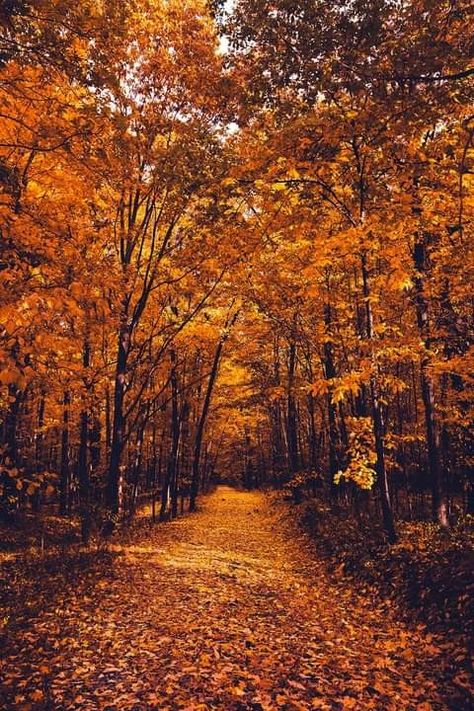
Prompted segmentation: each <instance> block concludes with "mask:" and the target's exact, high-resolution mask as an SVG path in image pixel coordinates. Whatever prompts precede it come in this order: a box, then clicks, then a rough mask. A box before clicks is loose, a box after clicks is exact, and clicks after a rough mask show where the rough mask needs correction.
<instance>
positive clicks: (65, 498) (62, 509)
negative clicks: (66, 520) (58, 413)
mask: <svg viewBox="0 0 474 711" xmlns="http://www.w3.org/2000/svg"><path fill="white" fill-rule="evenodd" d="M70 404H71V393H70V392H69V390H65V391H64V396H63V427H62V432H61V475H60V480H59V513H60V514H61V516H65V515H66V514H67V513H68V512H69V508H70V488H71V470H70V462H69V405H70Z"/></svg>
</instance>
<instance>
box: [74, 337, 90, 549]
mask: <svg viewBox="0 0 474 711" xmlns="http://www.w3.org/2000/svg"><path fill="white" fill-rule="evenodd" d="M82 364H83V366H84V368H88V367H89V365H90V345H89V343H88V342H87V341H86V342H85V343H84V351H83V360H82ZM88 446H89V412H88V408H87V405H86V401H85V398H84V402H83V406H82V411H81V415H80V424H79V453H78V460H77V473H78V479H79V510H80V517H81V539H82V543H83V544H84V545H86V546H87V545H88V544H89V539H90V476H89V462H88Z"/></svg>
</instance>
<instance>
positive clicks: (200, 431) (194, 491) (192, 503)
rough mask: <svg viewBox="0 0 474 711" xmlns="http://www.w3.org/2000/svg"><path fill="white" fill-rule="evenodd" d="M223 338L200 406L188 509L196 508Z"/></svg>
mask: <svg viewBox="0 0 474 711" xmlns="http://www.w3.org/2000/svg"><path fill="white" fill-rule="evenodd" d="M225 340H226V336H223V337H222V338H221V339H220V341H219V343H218V344H217V348H216V351H215V353H214V359H213V362H212V368H211V373H210V375H209V380H208V382H207V388H206V394H205V396H204V404H203V406H202V411H201V415H200V417H199V420H198V424H197V430H196V437H195V440H194V451H193V463H192V469H191V490H190V497H189V510H190V511H195V510H196V500H197V496H198V493H199V465H200V461H201V447H202V438H203V435H204V427H205V425H206V419H207V413H208V412H209V406H210V404H211V397H212V391H213V388H214V383H215V381H216V378H217V371H218V369H219V360H220V357H221V353H222V348H223V346H224V342H225Z"/></svg>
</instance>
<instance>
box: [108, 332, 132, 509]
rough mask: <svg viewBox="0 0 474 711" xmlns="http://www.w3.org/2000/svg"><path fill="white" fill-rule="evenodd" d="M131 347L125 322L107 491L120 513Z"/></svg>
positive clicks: (119, 355)
mask: <svg viewBox="0 0 474 711" xmlns="http://www.w3.org/2000/svg"><path fill="white" fill-rule="evenodd" d="M129 348H130V330H129V327H128V326H127V324H125V325H123V326H122V328H121V329H120V333H119V342H118V351H117V366H116V371H115V389H114V417H113V423H112V441H111V447H110V463H109V470H108V477H107V493H106V497H107V505H108V507H109V509H110V511H111V512H112V513H114V514H120V513H121V511H122V506H123V501H122V470H121V463H122V452H123V446H124V440H125V415H124V400H125V388H126V376H127V361H128V353H129Z"/></svg>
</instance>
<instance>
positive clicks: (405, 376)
mask: <svg viewBox="0 0 474 711" xmlns="http://www.w3.org/2000/svg"><path fill="white" fill-rule="evenodd" d="M473 20H474V16H473V9H472V5H471V3H469V2H467V0H459V1H457V2H444V1H443V2H432V1H431V0H406V2H398V1H396V0H385V1H384V2H381V1H380V0H364V2H361V1H359V0H355V1H354V2H351V3H348V2H346V1H345V0H344V1H343V0H335V1H334V2H322V1H321V0H310V1H305V2H294V3H291V2H287V1H286V0H272V2H267V1H266V0H237V1H236V2H235V3H230V4H229V3H224V2H207V0H167V1H165V0H121V1H120V2H118V0H117V1H114V0H85V1H84V2H73V1H72V0H48V1H47V0H10V1H9V2H2V3H0V27H1V36H0V424H1V429H0V438H1V439H0V517H1V519H2V522H3V523H4V524H5V525H6V526H7V527H8V526H11V525H13V524H15V523H18V521H24V520H28V521H31V520H33V521H34V522H35V523H34V525H35V526H37V529H38V531H39V533H38V540H41V530H42V528H41V527H42V526H43V522H44V519H45V518H47V517H48V516H51V515H53V514H59V515H60V516H62V517H65V518H67V519H68V520H71V521H73V522H77V523H78V525H79V526H80V532H81V533H80V535H81V540H82V542H83V543H84V544H89V543H90V541H91V539H92V538H95V537H99V538H100V537H101V536H102V537H106V536H107V535H109V534H110V533H112V532H113V531H114V530H116V529H117V528H119V527H120V526H122V524H124V523H125V522H127V521H130V520H131V519H132V518H133V517H134V515H135V513H136V512H138V511H141V510H142V509H143V507H144V506H145V505H147V506H149V511H150V512H151V516H152V518H153V521H155V520H158V519H161V520H165V519H169V518H171V519H174V518H176V517H177V516H178V514H179V513H183V512H184V511H185V510H186V509H189V510H191V511H194V510H195V509H196V507H197V500H198V496H199V494H200V493H201V492H206V491H208V490H209V488H210V485H211V484H212V483H215V482H218V481H221V482H222V481H225V482H232V483H238V484H239V485H243V486H244V487H246V488H248V489H252V488H258V487H264V486H267V487H275V488H279V489H280V488H283V489H284V491H286V493H287V494H288V496H289V498H291V499H292V500H293V502H294V503H296V504H298V505H299V504H301V503H302V502H303V500H315V501H317V502H318V503H317V507H319V511H323V510H327V511H330V512H331V515H336V514H337V515H340V514H341V512H343V513H342V520H344V516H347V517H348V519H350V520H357V521H358V522H359V524H360V526H362V527H366V528H364V530H370V531H372V532H373V536H374V539H377V540H383V541H385V542H386V543H389V544H394V543H395V542H396V541H397V540H398V539H399V530H400V527H402V529H403V530H406V529H405V528H404V526H406V523H407V522H410V523H416V522H419V521H425V522H426V521H432V522H434V524H435V526H434V528H433V529H432V530H433V531H437V530H438V528H437V527H440V528H441V529H442V530H446V531H447V530H448V529H449V528H450V527H451V526H453V525H454V526H456V525H458V524H459V522H464V521H465V520H466V518H465V517H466V516H467V517H469V516H470V515H472V514H473V512H474V484H473V481H472V478H471V477H472V464H473V461H472V373H473V366H474V362H473V352H472V332H473V308H472V307H473V304H472V283H473V279H474V273H473V256H472V230H473V217H474V197H473V187H474V180H473V175H474V115H473V111H472V106H473V83H472V82H473V77H474V67H473V62H472V53H473V44H472V36H471V35H472V33H470V32H469V28H470V26H472V22H473ZM430 530H431V529H430ZM371 535H372V534H371ZM435 535H438V534H437V533H436V534H433V536H435ZM446 535H448V534H446ZM344 708H346V707H344ZM348 708H349V707H348ZM420 708H421V707H420Z"/></svg>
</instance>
